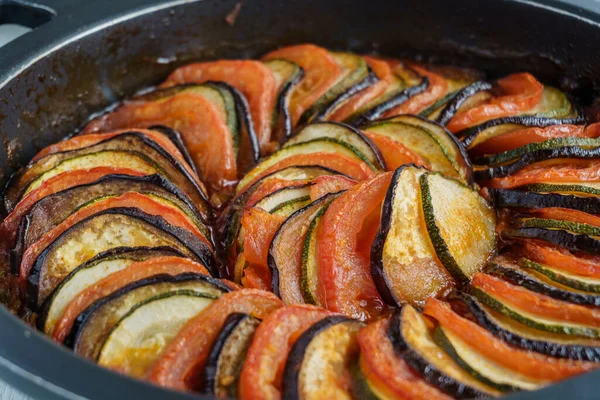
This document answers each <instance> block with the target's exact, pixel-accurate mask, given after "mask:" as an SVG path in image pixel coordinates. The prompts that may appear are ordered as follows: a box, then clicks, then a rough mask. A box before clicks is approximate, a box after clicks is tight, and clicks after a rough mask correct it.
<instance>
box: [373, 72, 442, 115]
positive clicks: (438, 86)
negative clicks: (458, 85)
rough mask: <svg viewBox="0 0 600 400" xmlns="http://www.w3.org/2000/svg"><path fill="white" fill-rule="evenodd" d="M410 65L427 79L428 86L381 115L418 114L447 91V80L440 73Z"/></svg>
mask: <svg viewBox="0 0 600 400" xmlns="http://www.w3.org/2000/svg"><path fill="white" fill-rule="evenodd" d="M410 67H411V68H412V69H414V70H415V71H417V73H418V74H419V75H421V76H424V77H426V78H428V79H429V86H427V89H425V90H424V91H423V92H422V93H419V94H417V95H416V96H413V97H411V98H410V99H408V100H407V101H405V102H404V103H402V104H400V105H398V106H396V107H394V108H392V109H391V110H389V111H387V112H386V113H385V114H384V115H383V117H384V118H387V117H393V116H394V115H400V114H418V113H420V112H421V111H423V110H424V109H426V108H427V107H429V106H430V105H432V104H434V103H435V102H436V101H438V100H439V99H440V98H442V97H443V96H445V95H446V93H447V92H448V82H447V81H446V80H445V79H444V78H443V77H441V76H440V75H438V74H436V73H433V72H431V71H428V70H426V69H425V68H422V67H419V66H418V65H414V64H411V65H410Z"/></svg>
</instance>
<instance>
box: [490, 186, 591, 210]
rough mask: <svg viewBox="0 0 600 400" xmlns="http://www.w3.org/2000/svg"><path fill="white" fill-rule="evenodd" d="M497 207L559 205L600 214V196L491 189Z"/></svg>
mask: <svg viewBox="0 0 600 400" xmlns="http://www.w3.org/2000/svg"><path fill="white" fill-rule="evenodd" d="M490 195H491V197H492V200H493V202H494V205H495V207H522V208H546V207H559V208H568V209H571V210H579V211H583V212H586V213H589V214H600V198H596V197H578V196H574V195H570V194H558V193H547V194H542V193H533V192H521V191H518V190H511V189H490Z"/></svg>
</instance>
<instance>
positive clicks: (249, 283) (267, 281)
mask: <svg viewBox="0 0 600 400" xmlns="http://www.w3.org/2000/svg"><path fill="white" fill-rule="evenodd" d="M242 286H243V287H245V288H248V289H260V290H268V291H270V290H271V289H270V287H271V274H270V273H269V270H268V269H265V268H264V266H259V265H254V264H250V265H248V266H246V267H245V268H244V276H243V277H242Z"/></svg>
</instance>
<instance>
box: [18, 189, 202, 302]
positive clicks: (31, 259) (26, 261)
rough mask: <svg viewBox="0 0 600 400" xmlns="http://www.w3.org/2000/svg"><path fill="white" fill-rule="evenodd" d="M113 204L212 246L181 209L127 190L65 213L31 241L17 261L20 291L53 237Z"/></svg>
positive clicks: (113, 206) (24, 286) (23, 289)
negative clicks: (152, 217) (156, 219)
mask: <svg viewBox="0 0 600 400" xmlns="http://www.w3.org/2000/svg"><path fill="white" fill-rule="evenodd" d="M116 207H135V208H139V209H140V210H142V211H144V212H146V213H147V214H150V215H158V216H160V217H162V218H163V219H164V220H165V221H167V222H168V223H169V224H171V225H175V226H178V227H180V228H183V229H185V230H188V231H190V232H192V233H193V234H195V235H196V236H198V238H199V239H201V240H202V241H204V242H205V243H206V245H207V246H208V247H209V248H211V249H212V244H211V243H210V241H209V240H208V239H207V238H206V237H205V236H204V235H203V234H202V232H201V231H200V230H199V229H198V227H197V226H196V225H194V223H193V222H191V221H190V220H189V218H188V216H187V215H185V213H184V212H183V211H182V210H179V209H177V208H176V207H174V206H168V205H165V204H163V203H160V202H158V201H156V200H154V199H153V198H152V197H149V196H147V195H144V194H141V193H137V192H127V193H124V194H122V195H121V196H118V197H109V198H107V199H104V200H99V201H97V202H95V203H93V204H92V205H90V206H88V207H84V208H81V209H80V210H78V211H76V212H75V213H73V214H71V215H69V217H68V218H67V219H65V220H64V221H63V222H61V223H60V224H59V225H57V226H55V227H54V228H53V229H52V230H51V231H49V232H47V233H46V234H44V236H42V237H41V238H40V239H39V240H38V241H37V242H35V243H33V244H32V245H31V246H29V247H28V248H27V250H25V252H24V253H23V258H22V260H21V268H20V272H19V273H20V278H19V281H20V284H21V290H22V293H25V288H26V285H27V278H28V277H29V272H30V271H31V268H32V267H33V264H34V263H35V260H36V259H37V258H38V256H39V255H40V254H41V253H42V252H43V251H44V249H45V248H46V247H48V246H49V245H50V244H52V242H54V240H56V238H57V237H59V236H60V235H61V234H62V233H63V232H65V231H66V230H67V229H69V228H70V227H71V226H73V225H74V224H76V223H78V222H79V221H82V220H84V219H86V218H88V217H89V216H91V215H94V214H97V213H99V212H102V211H104V210H107V209H110V208H116Z"/></svg>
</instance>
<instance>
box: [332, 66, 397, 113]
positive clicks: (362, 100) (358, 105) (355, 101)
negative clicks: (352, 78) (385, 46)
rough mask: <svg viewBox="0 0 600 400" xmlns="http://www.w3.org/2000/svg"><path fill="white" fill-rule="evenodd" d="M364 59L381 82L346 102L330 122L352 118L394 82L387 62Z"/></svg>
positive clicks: (336, 111)
mask: <svg viewBox="0 0 600 400" xmlns="http://www.w3.org/2000/svg"><path fill="white" fill-rule="evenodd" d="M363 58H364V59H365V61H366V62H367V64H369V67H371V70H372V71H373V73H374V74H375V75H376V76H377V78H378V79H379V80H378V81H377V82H375V83H374V84H373V85H371V86H369V87H368V88H366V89H365V90H362V91H361V92H360V93H358V94H356V95H354V96H352V97H351V98H350V99H348V100H347V101H346V102H344V103H343V104H342V105H341V106H340V107H339V108H338V109H336V110H335V111H334V112H333V114H331V116H330V117H329V119H330V120H332V121H343V120H345V119H346V118H348V117H350V116H351V115H353V114H354V113H355V112H357V111H358V110H360V109H362V108H363V107H364V106H366V105H367V104H369V103H370V102H371V101H373V100H374V99H376V98H377V97H379V96H380V95H381V94H383V93H384V92H385V90H386V89H387V87H388V85H389V84H390V83H391V82H392V79H393V74H392V69H391V68H390V65H389V64H388V62H387V61H385V60H380V59H378V58H375V57H369V56H364V57H363Z"/></svg>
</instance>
